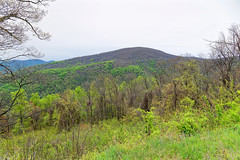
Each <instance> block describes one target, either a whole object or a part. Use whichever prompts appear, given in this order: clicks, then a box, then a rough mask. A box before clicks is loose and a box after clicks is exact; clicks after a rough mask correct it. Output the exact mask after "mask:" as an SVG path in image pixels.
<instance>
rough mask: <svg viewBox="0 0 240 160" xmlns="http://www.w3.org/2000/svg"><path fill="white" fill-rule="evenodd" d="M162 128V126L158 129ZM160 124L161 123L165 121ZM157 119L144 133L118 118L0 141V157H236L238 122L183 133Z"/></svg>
mask: <svg viewBox="0 0 240 160" xmlns="http://www.w3.org/2000/svg"><path fill="white" fill-rule="evenodd" d="M159 126H160V127H159ZM163 126H164V124H163ZM165 129H166V128H165V127H162V126H161V123H160V122H159V124H158V127H157V126H156V128H155V130H154V131H153V133H152V134H151V135H150V136H148V135H147V134H146V133H145V132H144V124H143V122H142V121H140V120H139V119H134V120H132V121H128V122H120V121H117V120H116V119H112V120H108V121H102V122H100V123H99V124H97V125H93V126H92V127H90V126H89V125H80V126H77V127H75V128H74V129H72V130H71V131H63V132H61V133H60V132H58V131H57V130H56V129H55V128H54V127H51V128H48V129H47V128H45V129H44V130H41V131H34V132H33V131H31V132H29V133H24V134H23V135H18V136H13V137H11V138H8V139H0V144H1V147H0V159H5V158H8V159H31V158H32V157H35V159H49V160H51V159H79V158H82V159H96V160H98V159H99V160H101V159H102V160H107V159H109V160H110V159H137V160H141V159H239V158H240V125H234V126H232V127H228V128H218V129H215V130H212V131H202V132H201V133H197V134H195V135H192V136H185V135H184V134H181V133H179V132H176V131H173V130H171V131H170V130H165Z"/></svg>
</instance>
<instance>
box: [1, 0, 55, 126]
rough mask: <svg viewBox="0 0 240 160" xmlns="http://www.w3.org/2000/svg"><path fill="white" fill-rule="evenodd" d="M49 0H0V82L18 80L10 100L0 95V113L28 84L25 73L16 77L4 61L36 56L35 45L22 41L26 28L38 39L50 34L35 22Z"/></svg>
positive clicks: (26, 37)
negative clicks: (27, 44) (33, 46)
mask: <svg viewBox="0 0 240 160" xmlns="http://www.w3.org/2000/svg"><path fill="white" fill-rule="evenodd" d="M50 1H52V0H0V80H1V81H0V86H1V83H3V82H5V80H7V81H11V82H16V81H17V80H18V81H17V83H18V88H17V91H16V94H15V96H14V97H13V98H12V100H11V101H7V102H6V100H3V98H2V97H1V98H0V117H2V116H3V115H5V114H7V113H8V112H9V111H10V110H11V109H12V108H13V106H14V104H15V101H16V100H17V98H18V97H19V96H21V92H20V90H21V88H22V87H23V86H24V85H26V84H28V83H26V82H25V81H24V80H25V78H26V76H23V77H21V78H20V80H19V79H18V77H17V76H16V75H15V73H14V72H13V70H12V69H11V66H8V65H7V62H8V61H10V60H12V59H15V58H18V57H23V56H24V57H39V56H40V53H39V52H38V51H37V50H36V49H34V48H29V47H25V46H24V44H25V42H26V41H27V40H28V39H29V33H30V32H31V33H32V34H33V35H34V36H36V37H37V38H38V39H40V40H49V38H50V34H49V33H46V32H43V31H42V30H41V29H40V28H39V27H38V26H36V24H37V23H38V22H40V21H41V20H42V18H43V17H44V16H45V15H46V10H45V7H46V6H47V5H48V4H49V2H50ZM0 94H1V93H0ZM3 94H5V93H3ZM0 123H1V122H0Z"/></svg>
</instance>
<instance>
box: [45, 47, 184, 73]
mask: <svg viewBox="0 0 240 160" xmlns="http://www.w3.org/2000/svg"><path fill="white" fill-rule="evenodd" d="M178 57H181V56H175V55H172V54H169V53H166V52H163V51H161V50H157V49H152V48H147V47H129V48H122V49H117V50H113V51H108V52H103V53H99V54H94V55H88V56H82V57H75V58H70V59H66V60H63V61H56V62H53V63H48V64H45V65H42V67H43V69H51V68H64V67H66V66H69V65H72V66H74V65H86V64H90V63H98V62H103V61H111V60H114V61H115V65H116V66H127V65H136V64H137V63H139V62H144V61H147V60H156V61H160V60H168V59H174V58H178Z"/></svg>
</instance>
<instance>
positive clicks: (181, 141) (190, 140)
mask: <svg viewBox="0 0 240 160" xmlns="http://www.w3.org/2000/svg"><path fill="white" fill-rule="evenodd" d="M84 159H97V160H101V159H104V160H107V159H109V160H110V159H137V160H141V159H142V160H143V159H240V125H237V126H235V127H232V128H221V129H217V130H214V131H205V132H203V133H201V134H196V135H194V136H187V137H186V136H184V135H182V134H172V135H163V136H156V135H153V136H150V137H147V138H145V139H143V140H141V141H139V142H137V143H135V142H130V143H124V144H115V145H113V146H110V147H109V148H108V149H106V150H105V151H103V152H93V153H90V154H88V155H86V156H85V157H84Z"/></svg>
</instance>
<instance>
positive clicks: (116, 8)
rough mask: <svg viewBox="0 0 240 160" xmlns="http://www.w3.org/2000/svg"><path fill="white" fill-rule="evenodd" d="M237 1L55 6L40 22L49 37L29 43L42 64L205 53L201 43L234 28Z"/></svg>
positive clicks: (64, 0) (84, 1) (79, 0)
mask: <svg viewBox="0 0 240 160" xmlns="http://www.w3.org/2000/svg"><path fill="white" fill-rule="evenodd" d="M239 4H240V3H239V1H238V0H227V1H226V0H194V1H193V0H181V1H179V0H57V1H55V2H54V3H53V4H52V5H51V6H50V7H49V8H48V10H49V14H48V15H47V16H46V17H45V19H44V20H43V21H42V22H41V24H40V25H41V26H42V28H43V29H44V30H47V31H49V32H50V33H51V34H52V35H53V37H52V40H51V41H50V42H39V41H37V42H36V41H35V40H34V41H33V42H34V45H36V47H37V48H38V49H39V50H40V51H42V52H44V53H45V55H46V56H45V59H55V60H59V59H66V58H72V57H77V56H83V55H87V54H94V53H100V52H103V51H110V50H114V49H119V48H123V47H130V46H146V47H152V48H155V49H160V50H163V51H165V52H168V53H172V54H185V53H186V52H188V53H190V54H192V55H198V54H199V53H200V52H207V51H208V47H207V45H206V44H207V43H206V41H204V40H203V39H210V40H215V39H217V37H218V34H219V32H220V31H224V30H226V29H227V28H228V27H229V26H230V25H231V24H232V23H239V16H238V15H240V5H239Z"/></svg>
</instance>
